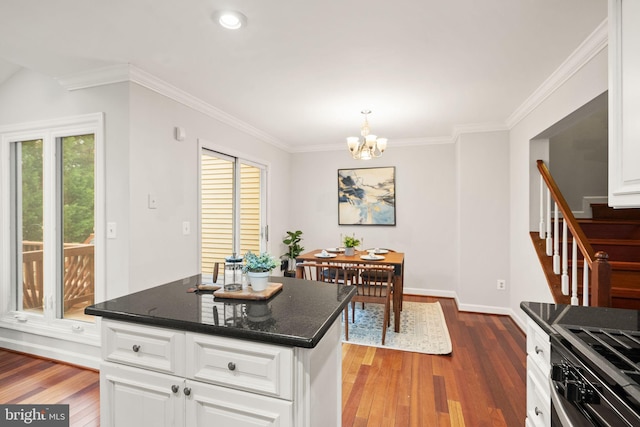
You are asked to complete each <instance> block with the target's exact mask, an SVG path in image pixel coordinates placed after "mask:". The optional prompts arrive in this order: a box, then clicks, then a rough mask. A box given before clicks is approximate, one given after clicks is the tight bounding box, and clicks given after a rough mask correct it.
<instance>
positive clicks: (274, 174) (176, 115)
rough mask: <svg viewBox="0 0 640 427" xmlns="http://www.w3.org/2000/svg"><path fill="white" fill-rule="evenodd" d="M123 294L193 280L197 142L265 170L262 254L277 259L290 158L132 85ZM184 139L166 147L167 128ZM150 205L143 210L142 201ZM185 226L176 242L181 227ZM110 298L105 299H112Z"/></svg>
mask: <svg viewBox="0 0 640 427" xmlns="http://www.w3.org/2000/svg"><path fill="white" fill-rule="evenodd" d="M130 108H131V130H130V157H131V159H130V163H129V169H130V172H129V174H130V181H129V202H130V205H131V211H130V216H129V219H130V222H131V224H132V227H131V230H130V233H129V235H128V236H127V235H125V236H123V238H128V239H129V242H130V254H131V255H130V263H131V265H130V274H129V280H130V286H129V288H128V289H127V292H133V291H138V290H142V289H145V288H148V287H150V286H154V285H158V284H162V283H165V282H167V281H170V280H176V279H180V278H182V277H186V276H190V275H193V274H199V273H200V260H199V257H198V250H199V242H198V222H199V218H198V194H199V184H198V162H199V151H198V139H204V140H207V141H209V142H211V143H213V144H214V146H215V147H216V149H217V150H219V151H220V152H223V153H227V154H232V155H237V156H242V157H244V158H246V159H249V160H253V161H255V162H258V163H261V164H266V165H268V167H269V176H268V189H267V191H268V194H269V195H268V199H269V206H268V207H267V210H268V212H267V216H268V223H269V226H270V231H271V233H270V234H271V236H272V237H271V241H270V242H269V245H268V251H269V252H272V253H273V254H277V255H280V253H281V251H282V252H284V248H281V239H280V235H281V234H284V230H285V228H286V227H288V223H289V212H288V210H287V205H288V203H290V202H291V199H290V198H289V197H288V196H289V194H288V192H287V191H286V188H287V187H288V185H289V176H290V162H291V155H290V154H289V153H286V152H284V151H282V150H280V149H278V148H276V147H274V146H272V145H269V144H266V143H264V142H261V141H258V140H256V138H254V137H252V136H249V135H247V134H246V133H243V132H240V131H239V130H237V129H235V128H232V127H230V126H228V125H226V124H223V123H221V122H219V121H217V120H215V119H213V118H211V117H209V116H207V115H205V114H203V113H201V112H198V111H195V110H193V109H191V108H189V107H186V106H185V105H183V104H180V103H177V102H175V101H173V100H171V99H169V98H167V97H165V96H163V95H160V94H158V93H156V92H154V91H151V90H149V89H147V88H144V87H142V86H139V85H137V84H131V102H130ZM176 126H180V127H182V128H184V130H185V131H186V135H187V137H186V139H185V140H184V141H176V140H175V139H174V128H175V127H176ZM149 194H153V195H155V196H156V198H157V201H158V207H157V209H149V208H148V205H147V199H148V195H149ZM183 221H188V222H189V223H190V224H191V230H192V231H191V234H189V235H183V233H182V222H183ZM112 296H113V295H110V297H112Z"/></svg>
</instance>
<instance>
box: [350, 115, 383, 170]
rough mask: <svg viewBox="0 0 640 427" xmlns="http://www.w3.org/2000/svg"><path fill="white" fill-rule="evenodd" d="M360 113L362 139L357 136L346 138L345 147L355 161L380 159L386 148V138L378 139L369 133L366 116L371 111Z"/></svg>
mask: <svg viewBox="0 0 640 427" xmlns="http://www.w3.org/2000/svg"><path fill="white" fill-rule="evenodd" d="M361 113H362V114H364V123H362V127H361V128H360V135H362V139H360V138H359V137H357V136H350V137H348V138H347V146H348V147H349V151H350V152H351V156H352V157H353V158H354V159H356V160H369V159H371V158H373V157H380V156H382V153H383V152H384V150H385V149H386V148H387V138H378V137H377V136H375V135H372V134H370V133H369V132H370V129H369V121H368V120H367V115H369V114H371V110H362V111H361Z"/></svg>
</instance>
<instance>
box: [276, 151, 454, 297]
mask: <svg viewBox="0 0 640 427" xmlns="http://www.w3.org/2000/svg"><path fill="white" fill-rule="evenodd" d="M387 166H395V168H396V224H397V225H396V226H395V227H394V226H338V205H337V203H338V179H337V175H338V172H337V171H338V169H351V168H361V167H387ZM291 171H292V175H291V176H292V179H291V193H290V203H289V207H290V210H291V215H290V218H291V220H290V223H289V227H288V229H290V230H296V229H300V230H302V231H303V233H304V235H303V242H302V245H303V246H304V247H305V250H311V249H317V248H324V247H331V246H337V245H339V244H340V234H341V233H342V234H352V233H356V236H358V237H364V246H366V247H388V248H392V249H395V250H397V251H400V252H404V253H405V282H404V286H405V292H406V293H414V294H429V295H446V296H453V293H454V292H455V289H456V283H457V276H456V272H457V267H456V263H457V260H456V251H457V240H458V235H457V233H458V229H457V225H456V215H455V212H456V211H457V196H456V149H455V145H454V144H439V145H425V146H419V147H418V146H417V147H394V146H393V143H392V142H390V144H389V148H388V149H387V151H386V152H385V153H384V155H383V156H382V157H381V158H379V159H373V160H370V161H357V160H353V159H351V157H350V155H349V153H348V152H347V149H346V144H345V149H344V150H340V151H334V152H317V153H298V154H294V155H293V164H292V168H291ZM282 237H284V235H283V236H282Z"/></svg>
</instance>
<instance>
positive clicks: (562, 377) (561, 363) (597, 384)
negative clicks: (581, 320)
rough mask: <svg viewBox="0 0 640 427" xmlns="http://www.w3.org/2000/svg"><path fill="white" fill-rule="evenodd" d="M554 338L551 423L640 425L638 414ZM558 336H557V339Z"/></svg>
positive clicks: (558, 425) (582, 426)
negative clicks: (630, 409)
mask: <svg viewBox="0 0 640 427" xmlns="http://www.w3.org/2000/svg"><path fill="white" fill-rule="evenodd" d="M550 338H551V366H552V369H551V373H550V378H549V383H550V393H551V425H552V426H555V427H591V426H597V427H609V426H611V427H614V426H615V427H623V426H629V427H633V426H639V425H640V424H637V423H638V420H639V418H638V414H635V413H633V412H632V411H629V408H628V406H626V405H625V404H624V403H623V402H622V401H621V400H620V399H619V397H618V396H616V394H615V393H614V392H613V391H612V390H611V389H610V388H609V387H608V386H607V385H606V384H604V383H603V382H602V381H601V380H600V379H599V378H598V377H597V376H596V375H595V374H594V373H593V372H592V370H590V369H589V368H588V367H587V366H585V365H584V364H583V363H582V362H581V361H580V360H579V359H578V358H577V357H576V356H575V355H574V354H573V353H572V352H571V351H570V350H568V349H567V348H565V347H564V346H563V345H562V343H561V341H560V340H559V339H558V338H556V337H550ZM554 338H555V339H554Z"/></svg>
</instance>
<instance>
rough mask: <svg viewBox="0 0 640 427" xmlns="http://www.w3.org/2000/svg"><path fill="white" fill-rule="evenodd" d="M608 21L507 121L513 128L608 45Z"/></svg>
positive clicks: (508, 125) (602, 23) (599, 26)
mask: <svg viewBox="0 0 640 427" xmlns="http://www.w3.org/2000/svg"><path fill="white" fill-rule="evenodd" d="M608 39H609V37H608V20H607V18H605V19H604V20H603V21H602V22H601V23H600V25H598V27H597V28H596V29H595V30H594V31H593V32H592V33H591V34H590V35H589V36H588V37H587V38H586V39H585V40H584V41H583V42H582V43H581V44H580V46H578V47H577V48H576V50H574V51H573V52H572V53H571V55H569V57H568V58H567V59H566V60H565V61H564V62H563V63H562V64H561V65H560V67H558V68H557V69H556V70H555V71H554V72H553V73H552V74H551V75H550V76H549V77H548V78H547V79H546V80H545V81H544V82H543V83H542V85H540V87H538V89H536V90H535V92H533V93H532V94H531V95H530V96H529V97H528V98H527V99H526V100H525V101H524V103H522V105H520V106H519V107H518V108H517V109H516V110H515V111H514V112H513V113H512V114H511V115H510V116H509V118H507V120H506V124H507V127H508V128H509V129H511V128H513V127H514V126H515V125H516V124H518V123H519V122H520V121H521V120H522V119H524V118H525V117H526V116H527V115H529V113H531V112H532V111H533V110H535V109H536V108H537V107H538V106H539V105H540V104H541V103H542V102H543V101H544V100H546V99H547V98H548V97H549V96H551V95H552V94H553V93H554V92H555V91H556V90H557V89H558V88H559V87H561V86H562V85H563V84H564V83H565V82H566V81H567V80H569V79H570V78H571V77H572V76H573V75H574V74H576V73H577V72H578V71H579V70H580V69H581V68H582V67H584V66H585V65H586V64H587V63H588V62H589V61H590V60H591V59H593V57H594V56H596V55H597V54H598V53H599V52H600V51H602V50H603V49H605V48H606V47H607V45H608Z"/></svg>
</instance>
